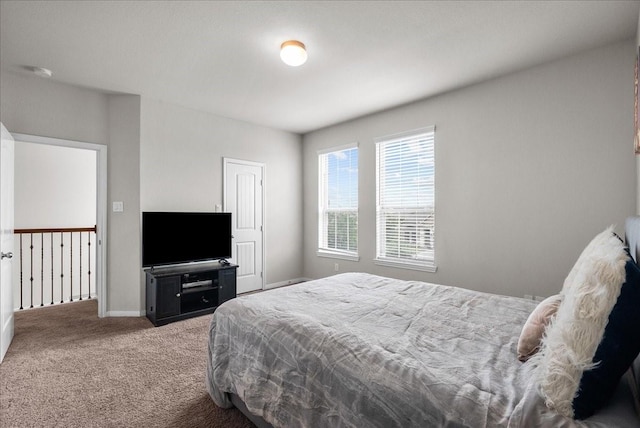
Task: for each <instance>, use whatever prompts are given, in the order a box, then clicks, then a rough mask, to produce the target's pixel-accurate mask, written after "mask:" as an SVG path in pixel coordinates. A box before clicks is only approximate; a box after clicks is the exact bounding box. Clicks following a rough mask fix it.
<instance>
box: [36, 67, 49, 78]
mask: <svg viewBox="0 0 640 428" xmlns="http://www.w3.org/2000/svg"><path fill="white" fill-rule="evenodd" d="M33 73H34V74H35V75H36V76H40V77H46V78H49V77H51V76H53V72H52V71H51V70H49V69H48V68H43V67H33Z"/></svg>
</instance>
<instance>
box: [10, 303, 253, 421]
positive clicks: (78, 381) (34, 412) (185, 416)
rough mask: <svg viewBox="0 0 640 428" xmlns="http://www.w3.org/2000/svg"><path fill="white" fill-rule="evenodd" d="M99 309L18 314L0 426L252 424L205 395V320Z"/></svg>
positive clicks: (76, 306) (72, 306)
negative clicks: (114, 314)
mask: <svg viewBox="0 0 640 428" xmlns="http://www.w3.org/2000/svg"><path fill="white" fill-rule="evenodd" d="M97 313H98V307H97V302H96V301H95V300H85V301H82V302H74V303H68V304H64V305H59V306H52V307H45V308H38V309H32V310H25V311H21V312H18V313H16V321H15V336H14V339H13V342H12V344H11V346H10V347H9V351H8V352H7V355H6V356H5V359H4V361H3V362H2V364H0V426H2V427H30V426H34V427H52V426H60V427H190V428H198V427H225V428H236V427H238V428H245V427H246V428H249V427H253V425H252V424H251V422H249V420H248V419H247V418H245V417H244V415H242V414H241V413H240V412H239V411H238V410H237V409H229V410H226V409H220V408H218V407H217V406H216V405H215V404H214V403H213V402H212V401H211V399H210V398H209V395H208V394H207V392H206V389H205V370H206V346H207V331H208V325H209V320H210V319H211V315H205V316H202V317H197V318H192V319H189V320H184V321H179V322H177V323H173V324H169V325H166V326H163V327H153V325H152V324H151V323H150V322H149V321H148V320H147V319H146V318H103V319H99V318H98V317H97Z"/></svg>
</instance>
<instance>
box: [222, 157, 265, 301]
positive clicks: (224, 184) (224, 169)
mask: <svg viewBox="0 0 640 428" xmlns="http://www.w3.org/2000/svg"><path fill="white" fill-rule="evenodd" d="M222 162H223V165H222V204H223V208H222V209H223V211H227V164H229V163H235V164H238V165H246V166H255V167H258V168H260V171H261V174H262V192H261V194H260V197H261V198H262V212H261V213H260V215H261V216H262V278H261V280H262V288H261V289H262V290H264V286H265V280H266V278H267V273H266V272H267V270H266V266H265V263H264V260H265V252H264V242H265V241H266V230H267V227H266V218H265V215H264V213H265V205H266V199H265V197H264V196H265V189H266V187H267V186H266V180H267V178H266V165H265V164H264V163H262V162H253V161H248V160H242V159H233V158H222Z"/></svg>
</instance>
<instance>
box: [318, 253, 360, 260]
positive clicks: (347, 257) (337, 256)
mask: <svg viewBox="0 0 640 428" xmlns="http://www.w3.org/2000/svg"><path fill="white" fill-rule="evenodd" d="M316 255H317V256H318V257H327V258H330V259H340V260H350V261H352V262H358V261H360V256H358V255H353V254H344V253H334V252H332V251H325V250H318V251H316Z"/></svg>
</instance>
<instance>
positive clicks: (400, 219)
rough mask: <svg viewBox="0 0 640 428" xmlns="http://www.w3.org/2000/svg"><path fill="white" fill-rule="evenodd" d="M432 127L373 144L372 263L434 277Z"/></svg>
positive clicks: (385, 138)
mask: <svg viewBox="0 0 640 428" xmlns="http://www.w3.org/2000/svg"><path fill="white" fill-rule="evenodd" d="M434 134H435V127H429V128H424V129H419V130H416V131H412V132H409V133H404V134H399V135H394V136H390V137H383V138H379V139H376V162H377V165H376V166H377V168H376V170H377V185H376V193H377V206H376V226H377V236H376V238H377V239H376V241H377V242H376V244H377V245H376V262H377V263H379V264H383V265H384V264H386V265H391V266H395V265H400V266H403V267H409V268H415V269H423V270H431V271H435V252H434V250H435V181H434V178H435V162H434V161H435V157H434V136H435V135H434Z"/></svg>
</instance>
